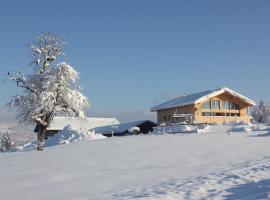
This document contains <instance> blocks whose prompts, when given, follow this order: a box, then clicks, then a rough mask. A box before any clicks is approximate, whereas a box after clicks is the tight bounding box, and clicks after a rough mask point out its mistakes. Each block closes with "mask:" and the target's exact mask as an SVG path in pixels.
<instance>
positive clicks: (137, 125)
mask: <svg viewBox="0 0 270 200" xmlns="http://www.w3.org/2000/svg"><path fill="white" fill-rule="evenodd" d="M156 126H157V124H156V123H155V122H152V121H150V120H142V121H135V122H129V123H122V124H115V125H110V126H103V127H96V128H93V130H94V131H95V132H96V133H100V134H102V135H104V136H107V137H111V136H112V135H113V136H124V135H132V134H136V131H138V132H137V133H142V134H147V133H149V132H152V131H153V128H154V127H156Z"/></svg>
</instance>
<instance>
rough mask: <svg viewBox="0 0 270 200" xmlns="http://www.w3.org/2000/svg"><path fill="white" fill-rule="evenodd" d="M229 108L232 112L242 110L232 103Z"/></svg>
mask: <svg viewBox="0 0 270 200" xmlns="http://www.w3.org/2000/svg"><path fill="white" fill-rule="evenodd" d="M229 108H230V110H240V107H239V105H238V104H235V103H232V102H230V103H229Z"/></svg>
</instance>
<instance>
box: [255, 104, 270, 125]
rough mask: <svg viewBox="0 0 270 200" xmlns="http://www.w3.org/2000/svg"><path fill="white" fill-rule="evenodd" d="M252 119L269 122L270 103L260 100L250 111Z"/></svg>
mask: <svg viewBox="0 0 270 200" xmlns="http://www.w3.org/2000/svg"><path fill="white" fill-rule="evenodd" d="M251 115H252V117H253V119H254V120H255V121H257V122H258V123H266V124H269V123H270V105H269V104H266V103H264V102H263V101H260V103H259V105H258V106H256V107H255V108H254V110H253V111H252V113H251Z"/></svg>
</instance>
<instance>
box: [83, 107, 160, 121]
mask: <svg viewBox="0 0 270 200" xmlns="http://www.w3.org/2000/svg"><path fill="white" fill-rule="evenodd" d="M87 115H88V116H89V117H115V118H117V119H118V120H119V121H120V122H121V123H124V122H130V121H138V120H152V121H156V115H155V113H152V112H150V111H149V110H136V111H133V110H127V111H119V110H117V111H112V110H110V111H102V110H99V111H96V110H90V111H89V112H88V113H87Z"/></svg>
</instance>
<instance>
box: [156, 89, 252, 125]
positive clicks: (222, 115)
mask: <svg viewBox="0 0 270 200" xmlns="http://www.w3.org/2000/svg"><path fill="white" fill-rule="evenodd" d="M255 105H256V103H255V102H254V101H253V100H251V99H249V98H247V97H245V96H243V95H241V94H240V93H238V92H236V91H234V90H232V89H229V88H227V87H222V88H218V89H214V90H207V91H202V92H197V93H193V94H189V95H183V96H180V97H178V98H175V99H172V100H169V101H166V102H164V103H162V104H159V105H157V106H154V107H153V108H152V109H151V111H152V112H157V122H158V124H163V123H166V124H168V123H180V122H186V121H188V122H193V123H216V122H232V121H243V122H247V123H248V122H250V121H251V116H250V114H249V108H250V107H251V106H255Z"/></svg>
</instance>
